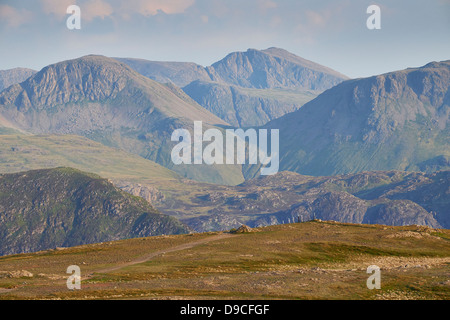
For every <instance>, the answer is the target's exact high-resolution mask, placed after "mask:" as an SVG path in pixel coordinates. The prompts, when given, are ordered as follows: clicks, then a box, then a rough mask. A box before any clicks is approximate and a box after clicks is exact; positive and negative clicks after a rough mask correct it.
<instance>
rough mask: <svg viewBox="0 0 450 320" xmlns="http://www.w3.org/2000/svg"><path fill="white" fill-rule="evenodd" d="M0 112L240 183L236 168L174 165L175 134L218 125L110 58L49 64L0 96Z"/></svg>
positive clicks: (37, 128)
mask: <svg viewBox="0 0 450 320" xmlns="http://www.w3.org/2000/svg"><path fill="white" fill-rule="evenodd" d="M0 115H1V116H2V117H3V118H4V119H6V120H7V121H9V122H10V123H12V124H13V125H14V126H16V127H18V128H20V129H22V130H25V131H29V132H31V133H34V134H75V135H82V136H85V137H88V138H90V139H92V140H95V141H98V142H101V143H103V144H105V145H108V146H113V147H118V148H121V149H123V150H126V151H128V152H131V153H135V154H138V155H140V156H142V157H145V158H147V159H150V160H153V161H155V162H157V163H159V164H161V165H163V166H166V167H168V168H173V169H174V170H176V171H177V172H178V173H180V174H181V175H183V176H187V177H190V178H194V179H199V180H204V181H208V182H217V183H230V184H234V183H239V182H242V181H243V178H242V173H241V168H240V166H229V167H207V166H189V167H186V166H174V165H173V163H172V161H171V159H170V153H171V150H172V147H173V146H174V145H175V143H173V142H171V135H172V132H173V131H174V130H175V129H179V128H185V129H191V128H192V127H193V123H194V121H203V123H204V127H205V128H206V127H211V126H214V125H221V126H224V125H226V123H225V122H224V121H223V120H221V119H220V118H218V117H216V116H214V115H213V114H211V113H210V112H208V111H207V110H205V109H204V108H202V107H201V106H199V105H198V104H196V103H195V102H194V101H193V100H192V99H190V98H189V97H188V96H187V95H186V94H185V93H184V92H183V91H182V90H181V89H179V88H177V87H175V86H173V85H163V84H159V83H157V82H155V81H153V80H150V79H148V78H146V77H144V76H142V75H140V74H138V73H137V72H135V71H133V70H131V69H130V68H129V67H128V66H126V65H125V64H123V63H121V62H118V61H116V60H114V59H111V58H106V57H101V56H86V57H82V58H79V59H75V60H70V61H64V62H61V63H57V64H55V65H51V66H48V67H46V68H44V69H43V70H41V71H40V72H38V73H37V74H35V75H33V76H32V77H30V78H29V79H27V80H26V81H25V82H23V83H21V84H17V85H14V86H11V87H9V88H8V89H6V90H4V91H3V92H2V93H1V94H0Z"/></svg>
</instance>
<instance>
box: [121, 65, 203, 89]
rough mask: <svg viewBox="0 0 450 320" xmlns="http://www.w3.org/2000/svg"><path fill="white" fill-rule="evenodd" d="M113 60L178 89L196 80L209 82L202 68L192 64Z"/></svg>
mask: <svg viewBox="0 0 450 320" xmlns="http://www.w3.org/2000/svg"><path fill="white" fill-rule="evenodd" d="M114 59H116V60H118V61H120V62H123V63H125V64H126V65H128V66H129V67H130V68H132V69H133V70H135V71H137V72H139V73H140V74H142V75H143V76H146V77H147V78H150V79H152V80H155V81H157V82H160V83H173V84H175V85H176V86H178V87H184V86H186V85H188V84H189V83H191V82H193V81H196V80H202V81H210V80H211V78H210V76H209V74H208V72H207V71H206V69H205V68H204V67H202V66H200V65H198V64H195V63H192V62H166V61H149V60H144V59H132V58H114Z"/></svg>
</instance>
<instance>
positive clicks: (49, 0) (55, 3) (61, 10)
mask: <svg viewBox="0 0 450 320" xmlns="http://www.w3.org/2000/svg"><path fill="white" fill-rule="evenodd" d="M76 2H77V1H76V0H41V4H42V10H43V12H44V13H45V14H51V15H55V16H56V17H57V18H59V19H62V18H64V17H65V16H66V10H67V7H69V6H70V5H72V4H77V3H76Z"/></svg>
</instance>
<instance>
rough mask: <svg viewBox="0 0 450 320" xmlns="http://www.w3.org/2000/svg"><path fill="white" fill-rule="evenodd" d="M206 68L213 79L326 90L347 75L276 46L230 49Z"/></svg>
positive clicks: (243, 84)
mask: <svg viewBox="0 0 450 320" xmlns="http://www.w3.org/2000/svg"><path fill="white" fill-rule="evenodd" d="M208 72H209V73H210V74H211V79H212V80H213V81H218V82H225V83H229V84H234V85H238V86H241V87H245V88H257V89H267V88H289V89H309V90H326V89H329V88H331V87H333V86H335V85H337V84H339V83H341V82H342V81H344V80H347V79H348V77H346V76H344V75H342V74H340V73H338V72H336V71H334V70H332V69H329V68H327V67H324V66H321V65H319V64H317V63H314V62H312V61H309V60H306V59H303V58H300V57H298V56H296V55H294V54H292V53H290V52H288V51H286V50H283V49H279V48H269V49H267V50H262V51H260V50H255V49H249V50H247V51H246V52H233V53H231V54H229V55H228V56H226V57H225V58H224V59H222V60H221V61H219V62H216V63H214V64H213V65H212V66H211V67H210V68H208Z"/></svg>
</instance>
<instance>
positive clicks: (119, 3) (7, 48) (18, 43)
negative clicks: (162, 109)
mask: <svg viewBox="0 0 450 320" xmlns="http://www.w3.org/2000/svg"><path fill="white" fill-rule="evenodd" d="M70 5H77V6H79V7H80V10H81V29H79V30H69V29H68V28H67V26H66V20H67V19H68V18H69V17H70V14H67V13H66V10H67V7H69V6H70ZM370 5H378V6H379V7H380V9H381V29H378V30H369V29H368V28H367V26H366V21H367V19H368V18H369V17H370V16H371V14H368V13H367V8H368V7H369V6H370ZM269 47H279V48H283V49H286V50H288V51H290V52H292V53H294V54H296V55H298V56H301V57H303V58H305V59H309V60H312V61H314V62H317V63H319V64H322V65H324V66H327V67H330V68H332V69H334V70H336V71H339V72H341V73H343V74H345V75H347V76H349V77H351V78H359V77H367V76H372V75H376V74H382V73H386V72H390V71H395V70H401V69H405V68H408V67H419V66H422V65H425V64H427V63H428V62H431V61H443V60H449V59H450V0H428V1H423V0H422V1H420V0H403V1H398V0H384V1H376V2H374V1H365V0H322V1H320V0H110V1H108V0H13V1H10V0H0V70H4V69H11V68H15V67H27V68H32V69H35V70H40V69H42V68H43V67H45V66H46V65H49V64H53V63H56V62H59V61H63V60H68V59H74V58H77V57H81V56H84V55H87V54H100V55H105V56H109V57H129V58H142V59H147V60H156V61H187V62H195V63H198V64H200V65H203V66H208V65H211V64H212V63H214V62H216V61H218V60H220V59H222V58H224V57H225V56H226V55H227V54H229V53H231V52H234V51H246V50H247V49H249V48H253V49H267V48H269Z"/></svg>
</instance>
